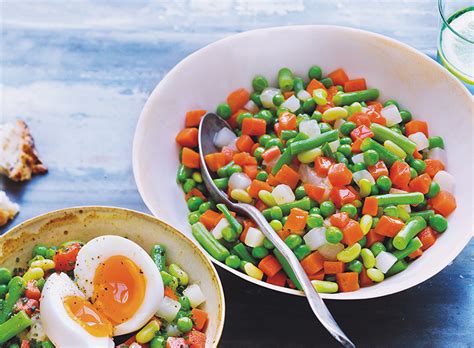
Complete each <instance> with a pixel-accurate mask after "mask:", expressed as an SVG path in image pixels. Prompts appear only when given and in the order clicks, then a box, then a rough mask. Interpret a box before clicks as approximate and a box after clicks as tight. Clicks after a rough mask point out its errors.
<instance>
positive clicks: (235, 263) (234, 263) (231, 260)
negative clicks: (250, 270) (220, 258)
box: [225, 255, 241, 269]
mask: <svg viewBox="0 0 474 348" xmlns="http://www.w3.org/2000/svg"><path fill="white" fill-rule="evenodd" d="M240 263H241V261H240V258H239V257H238V256H237V255H229V256H227V258H226V259H225V264H226V265H227V266H229V267H230V268H233V269H239V267H240Z"/></svg>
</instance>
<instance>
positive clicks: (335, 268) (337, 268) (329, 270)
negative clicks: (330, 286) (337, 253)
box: [324, 261, 345, 274]
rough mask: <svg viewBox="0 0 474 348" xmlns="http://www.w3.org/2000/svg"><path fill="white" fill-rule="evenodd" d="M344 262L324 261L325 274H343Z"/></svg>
mask: <svg viewBox="0 0 474 348" xmlns="http://www.w3.org/2000/svg"><path fill="white" fill-rule="evenodd" d="M344 268H345V267H344V262H341V261H324V273H325V274H337V273H342V272H344Z"/></svg>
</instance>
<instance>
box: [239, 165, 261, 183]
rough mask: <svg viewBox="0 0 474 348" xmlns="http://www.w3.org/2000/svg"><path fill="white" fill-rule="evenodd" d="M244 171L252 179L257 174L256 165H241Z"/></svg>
mask: <svg viewBox="0 0 474 348" xmlns="http://www.w3.org/2000/svg"><path fill="white" fill-rule="evenodd" d="M243 170H244V173H245V174H247V176H248V177H249V178H250V179H251V180H253V179H255V177H256V176H257V174H258V172H259V170H258V166H257V165H252V164H250V165H249V164H247V165H245V166H244V167H243Z"/></svg>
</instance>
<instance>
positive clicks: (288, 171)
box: [275, 164, 300, 190]
mask: <svg viewBox="0 0 474 348" xmlns="http://www.w3.org/2000/svg"><path fill="white" fill-rule="evenodd" d="M275 179H276V180H277V181H278V182H279V183H280V184H285V185H288V186H290V187H291V189H292V190H294V189H295V188H296V185H298V182H299V181H300V175H299V174H298V172H296V171H295V170H294V169H292V168H291V167H290V166H288V165H287V164H284V165H283V166H282V167H281V169H280V170H279V171H278V173H277V174H276V175H275Z"/></svg>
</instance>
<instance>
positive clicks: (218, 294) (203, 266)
mask: <svg viewBox="0 0 474 348" xmlns="http://www.w3.org/2000/svg"><path fill="white" fill-rule="evenodd" d="M101 235H118V236H122V237H126V238H128V239H130V240H132V241H134V242H136V243H138V244H139V245H140V246H142V247H143V248H144V249H145V250H147V251H149V250H150V248H151V247H152V246H153V245H154V244H157V243H159V244H163V245H164V246H165V247H166V250H167V257H168V260H170V261H171V262H175V263H177V264H179V265H180V266H181V267H182V268H183V269H184V270H185V271H186V272H187V273H188V274H189V277H190V281H191V282H192V283H196V284H199V286H200V287H201V289H202V291H203V292H204V294H205V295H206V298H207V300H206V302H205V304H204V305H203V309H204V310H205V311H207V312H208V314H209V323H208V326H207V330H206V335H207V342H206V346H212V347H217V344H218V343H219V339H220V337H221V334H222V330H223V328H224V318H225V301H224V292H223V290H222V285H221V282H220V279H219V276H218V275H217V272H216V269H215V268H214V266H213V265H212V263H211V262H210V261H209V259H208V258H207V256H205V255H204V253H203V252H202V251H201V250H200V249H199V248H198V247H196V245H195V244H194V243H193V242H192V241H191V240H190V239H188V238H187V237H186V236H184V235H183V234H182V233H180V232H178V231H177V230H175V229H174V228H172V227H171V226H169V225H167V224H166V223H164V222H162V221H160V220H158V219H156V218H154V217H152V216H149V215H146V214H143V213H139V212H136V211H132V210H126V209H120V208H112V207H77V208H66V209H63V210H57V211H53V212H50V213H47V214H44V215H40V216H38V217H36V218H33V219H30V220H28V221H26V222H24V223H22V224H20V225H18V226H16V227H14V228H12V229H11V230H9V231H8V232H7V233H5V234H4V235H3V236H1V237H0V265H1V266H2V267H7V268H9V269H13V268H15V267H26V265H27V261H28V260H29V259H30V257H31V251H32V250H33V247H34V246H35V245H36V244H39V243H40V244H45V245H59V244H61V243H63V242H66V241H69V240H74V239H79V240H82V241H84V242H87V241H89V240H91V239H93V238H95V237H98V236H101Z"/></svg>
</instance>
